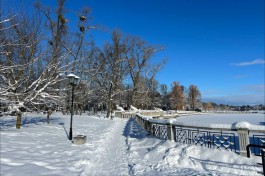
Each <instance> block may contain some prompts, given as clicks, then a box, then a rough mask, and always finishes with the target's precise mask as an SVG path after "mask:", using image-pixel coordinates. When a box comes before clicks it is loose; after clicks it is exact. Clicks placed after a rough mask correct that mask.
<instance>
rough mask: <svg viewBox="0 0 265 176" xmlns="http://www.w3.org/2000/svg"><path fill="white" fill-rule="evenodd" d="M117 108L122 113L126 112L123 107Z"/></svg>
mask: <svg viewBox="0 0 265 176" xmlns="http://www.w3.org/2000/svg"><path fill="white" fill-rule="evenodd" d="M116 108H117V110H118V111H122V112H124V111H125V110H124V109H123V108H122V107H120V106H119V105H116Z"/></svg>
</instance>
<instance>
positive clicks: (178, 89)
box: [170, 81, 185, 110]
mask: <svg viewBox="0 0 265 176" xmlns="http://www.w3.org/2000/svg"><path fill="white" fill-rule="evenodd" d="M170 97H171V106H172V108H174V109H177V110H183V108H184V106H185V94H184V89H183V87H182V86H181V85H180V84H179V82H176V81H175V82H173V85H172V91H171V94H170Z"/></svg>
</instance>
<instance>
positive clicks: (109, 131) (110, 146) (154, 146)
mask: <svg viewBox="0 0 265 176" xmlns="http://www.w3.org/2000/svg"><path fill="white" fill-rule="evenodd" d="M45 118H46V116H45V115H39V114H28V115H24V116H23V123H22V124H23V125H22V128H21V129H20V130H17V129H16V128H15V117H10V116H9V117H1V118H0V120H1V121H0V127H1V153H0V154H1V165H0V169H1V170H0V175H3V176H17V175H20V176H36V175H38V176H41V175H47V176H48V175H49V176H50V175H54V176H56V175H58V176H59V175H62V176H75V175H76V176H77V175H80V176H88V175H89V176H90V175H92V176H93V175H99V176H104V175H110V176H112V175H113V176H117V175H180V176H186V175H253V176H254V175H261V174H258V173H257V171H261V170H262V168H261V167H260V166H257V165H256V163H257V162H261V159H260V157H251V158H246V157H242V156H239V155H237V154H235V153H233V152H228V151H220V150H213V149H208V148H203V147H199V146H190V145H184V144H179V143H175V142H171V141H163V140H160V139H157V138H154V137H151V136H146V133H145V132H144V131H143V129H142V128H141V127H140V126H139V125H138V124H137V123H136V122H135V121H134V120H132V119H117V118H114V120H109V119H104V118H98V117H91V116H85V115H82V116H74V120H73V133H74V136H76V135H78V134H84V135H86V136H87V142H86V143H85V144H84V145H75V144H72V143H71V142H70V141H69V140H68V139H67V134H68V131H69V122H70V117H69V115H68V116H62V115H60V114H53V115H52V118H51V122H50V124H46V123H45Z"/></svg>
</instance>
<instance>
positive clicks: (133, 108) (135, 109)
mask: <svg viewBox="0 0 265 176" xmlns="http://www.w3.org/2000/svg"><path fill="white" fill-rule="evenodd" d="M131 110H132V111H136V112H137V111H139V109H137V108H136V107H134V106H133V105H131Z"/></svg>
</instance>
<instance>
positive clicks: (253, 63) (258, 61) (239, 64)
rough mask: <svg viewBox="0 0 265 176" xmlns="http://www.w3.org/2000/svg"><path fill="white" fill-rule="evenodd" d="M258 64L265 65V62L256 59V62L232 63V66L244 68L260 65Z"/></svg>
mask: <svg viewBox="0 0 265 176" xmlns="http://www.w3.org/2000/svg"><path fill="white" fill-rule="evenodd" d="M258 64H265V60H263V59H256V60H253V61H249V62H239V63H231V64H230V65H232V66H237V67H243V66H250V65H258Z"/></svg>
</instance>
